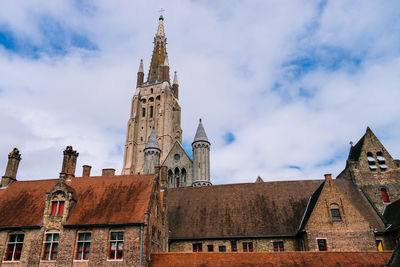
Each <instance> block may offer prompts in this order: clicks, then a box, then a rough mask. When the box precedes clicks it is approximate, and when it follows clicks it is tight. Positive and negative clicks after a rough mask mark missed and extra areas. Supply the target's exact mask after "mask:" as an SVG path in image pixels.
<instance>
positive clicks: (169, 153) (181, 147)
mask: <svg viewBox="0 0 400 267" xmlns="http://www.w3.org/2000/svg"><path fill="white" fill-rule="evenodd" d="M175 147H176V148H177V149H179V150H181V151H183V154H185V155H186V157H187V158H188V159H189V160H190V161H191V162H193V160H192V159H191V158H190V156H189V154H188V153H187V152H186V150H185V149H184V148H183V146H182V144H181V143H179V141H175V143H174V145H173V146H172V148H171V149H170V150H169V152H168V155H167V156H166V157H165V159H164V161H163V163H162V164H161V165H162V166H163V165H164V164H165V162H166V161H167V159H168V158H169V157H172V152H173V150H174V149H175Z"/></svg>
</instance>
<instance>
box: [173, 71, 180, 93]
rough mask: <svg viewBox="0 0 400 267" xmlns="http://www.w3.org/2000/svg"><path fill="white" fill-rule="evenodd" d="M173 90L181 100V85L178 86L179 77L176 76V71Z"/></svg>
mask: <svg viewBox="0 0 400 267" xmlns="http://www.w3.org/2000/svg"><path fill="white" fill-rule="evenodd" d="M172 89H173V90H174V93H175V97H176V98H177V99H179V84H178V75H177V74H176V71H175V73H174V82H173V84H172Z"/></svg>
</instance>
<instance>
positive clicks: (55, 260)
mask: <svg viewBox="0 0 400 267" xmlns="http://www.w3.org/2000/svg"><path fill="white" fill-rule="evenodd" d="M56 261H57V260H40V262H56Z"/></svg>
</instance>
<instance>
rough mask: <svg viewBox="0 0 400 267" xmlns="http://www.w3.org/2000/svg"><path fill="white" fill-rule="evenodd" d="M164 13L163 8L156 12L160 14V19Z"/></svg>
mask: <svg viewBox="0 0 400 267" xmlns="http://www.w3.org/2000/svg"><path fill="white" fill-rule="evenodd" d="M164 11H165V9H164V8H160V10H159V11H158V12H160V18H162V17H163V12H164Z"/></svg>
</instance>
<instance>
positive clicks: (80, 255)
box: [76, 252, 82, 260]
mask: <svg viewBox="0 0 400 267" xmlns="http://www.w3.org/2000/svg"><path fill="white" fill-rule="evenodd" d="M77 255H78V256H76V258H77V259H78V260H81V259H82V252H78V254H77Z"/></svg>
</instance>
